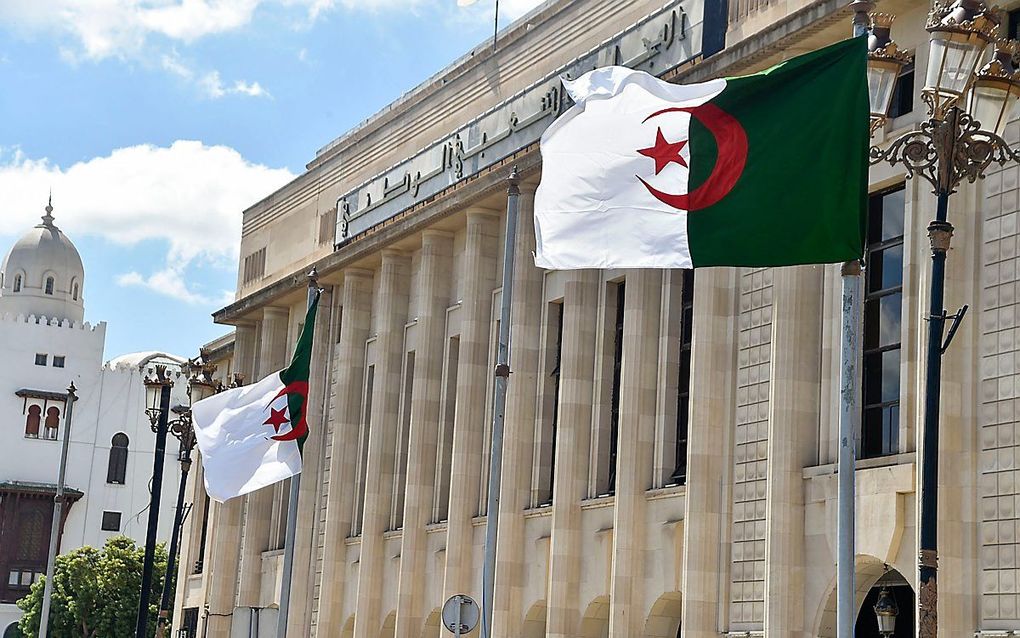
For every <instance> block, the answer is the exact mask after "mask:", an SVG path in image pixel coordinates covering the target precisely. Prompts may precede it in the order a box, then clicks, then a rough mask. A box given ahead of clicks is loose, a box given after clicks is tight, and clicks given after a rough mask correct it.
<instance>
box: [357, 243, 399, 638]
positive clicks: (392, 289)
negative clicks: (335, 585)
mask: <svg viewBox="0 0 1020 638" xmlns="http://www.w3.org/2000/svg"><path fill="white" fill-rule="evenodd" d="M410 272H411V260H410V259H409V258H408V257H407V255H405V254H404V253H402V252H400V251H398V250H394V249H389V248H387V249H384V250H383V251H382V265H381V266H380V269H379V278H380V285H379V297H378V299H377V301H376V315H377V317H378V320H377V322H376V325H377V326H378V329H379V336H378V339H377V341H376V348H377V352H378V357H377V359H376V364H375V390H374V392H373V396H372V423H371V430H372V431H371V434H370V435H369V441H368V465H367V468H368V471H367V475H366V480H365V514H364V525H363V527H362V532H361V562H360V565H359V568H358V572H359V579H358V580H359V582H358V606H357V612H356V613H357V615H356V616H355V620H354V635H355V637H356V638H375V637H376V636H377V635H378V633H379V630H380V627H382V620H383V619H382V607H381V603H382V595H383V592H382V576H383V574H382V572H383V565H384V561H385V557H384V555H383V550H384V546H385V545H384V539H383V532H385V531H386V528H387V527H389V520H390V504H391V503H392V500H393V475H394V469H395V468H394V462H395V455H394V451H395V449H396V433H397V429H398V426H399V420H400V390H401V385H402V384H401V383H400V376H401V363H402V360H403V356H404V325H405V324H406V323H407V310H408V297H409V287H410V279H411V277H410Z"/></svg>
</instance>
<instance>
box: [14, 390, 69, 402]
mask: <svg viewBox="0 0 1020 638" xmlns="http://www.w3.org/2000/svg"><path fill="white" fill-rule="evenodd" d="M14 394H15V396H18V397H21V398H22V399H42V400H43V401H67V393H66V392H49V391H48V390H33V389H32V388H21V389H20V390H18V391H16V392H15V393H14Z"/></svg>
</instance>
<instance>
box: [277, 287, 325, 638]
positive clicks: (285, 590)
mask: <svg viewBox="0 0 1020 638" xmlns="http://www.w3.org/2000/svg"><path fill="white" fill-rule="evenodd" d="M318 291H319V273H318V271H317V270H315V268H314V267H313V268H312V270H311V271H310V272H309V273H308V305H307V306H306V308H311V307H312V303H314V302H315V295H316V293H317V292H318ZM308 403H309V402H308V397H305V405H304V406H303V407H302V408H301V409H302V410H305V411H306V412H307V410H308ZM302 473H304V461H303V460H302V468H301V472H299V473H297V474H295V475H294V476H292V477H290V497H289V499H288V501H287V535H286V537H285V539H286V540H285V541H284V545H283V583H282V585H281V586H280V616H279V618H278V619H277V625H276V636H277V638H287V616H288V614H289V613H290V586H291V582H292V581H293V579H294V541H295V537H296V536H297V515H298V496H299V495H300V493H301V474H302Z"/></svg>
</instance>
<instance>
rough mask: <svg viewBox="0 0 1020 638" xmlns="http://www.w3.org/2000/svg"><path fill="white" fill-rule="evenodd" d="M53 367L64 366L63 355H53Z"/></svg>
mask: <svg viewBox="0 0 1020 638" xmlns="http://www.w3.org/2000/svg"><path fill="white" fill-rule="evenodd" d="M53 367H54V368H63V367H64V357H63V356H59V357H58V356H57V355H53Z"/></svg>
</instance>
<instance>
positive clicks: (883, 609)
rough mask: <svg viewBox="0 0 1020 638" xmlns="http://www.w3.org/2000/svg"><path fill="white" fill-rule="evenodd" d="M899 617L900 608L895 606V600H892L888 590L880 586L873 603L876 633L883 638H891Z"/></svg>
mask: <svg viewBox="0 0 1020 638" xmlns="http://www.w3.org/2000/svg"><path fill="white" fill-rule="evenodd" d="M899 615H900V608H899V607H898V606H896V599H895V598H893V595H892V593H890V592H889V588H888V587H886V586H884V585H883V586H882V591H880V592H879V593H878V600H876V601H875V619H876V620H877V621H878V633H880V634H882V636H884V638H891V637H892V635H893V634H894V633H896V617H897V616H899Z"/></svg>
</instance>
